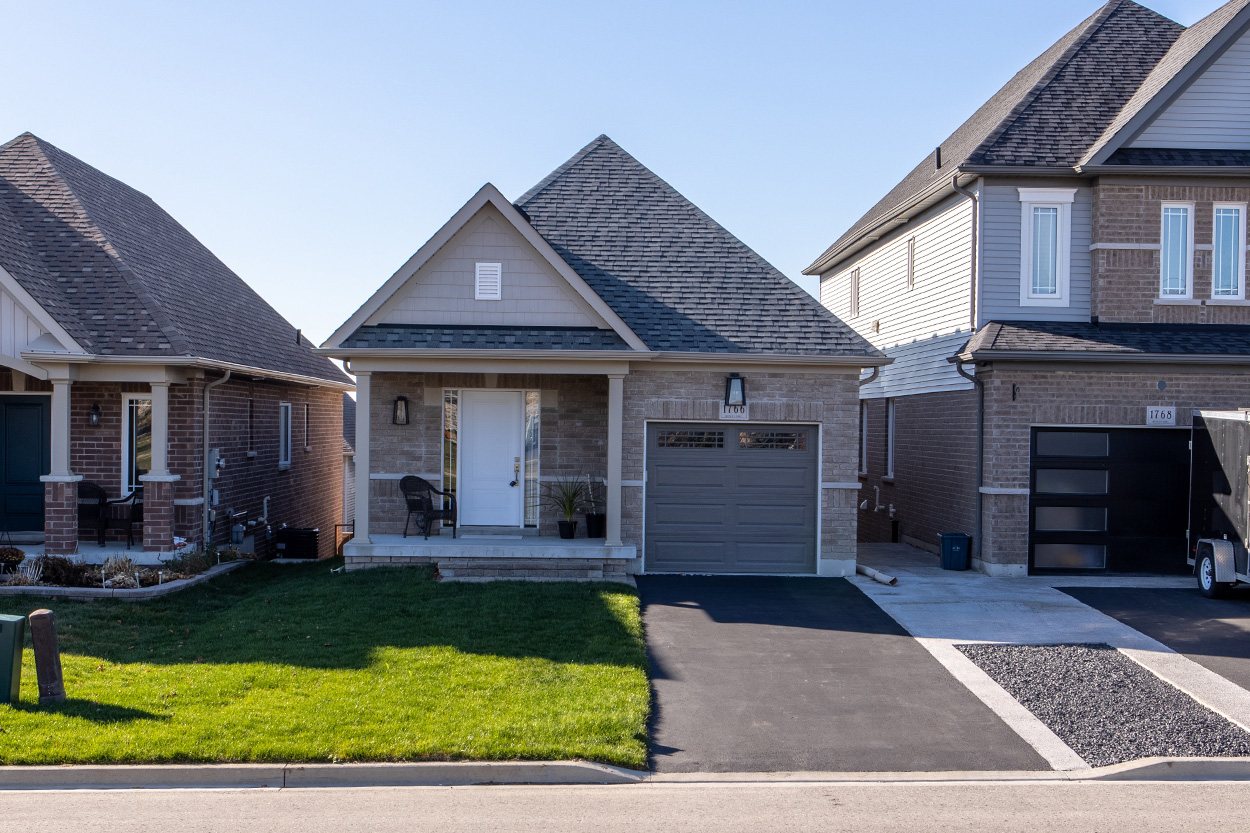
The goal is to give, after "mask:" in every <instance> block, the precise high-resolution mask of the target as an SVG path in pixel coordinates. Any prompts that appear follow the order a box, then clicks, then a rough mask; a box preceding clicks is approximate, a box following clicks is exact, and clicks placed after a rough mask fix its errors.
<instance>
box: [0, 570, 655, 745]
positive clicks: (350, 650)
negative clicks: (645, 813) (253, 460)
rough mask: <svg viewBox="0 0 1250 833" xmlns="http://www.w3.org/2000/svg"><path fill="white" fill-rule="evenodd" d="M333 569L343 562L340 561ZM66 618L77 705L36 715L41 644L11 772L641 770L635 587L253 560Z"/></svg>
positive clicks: (642, 706)
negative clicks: (81, 767)
mask: <svg viewBox="0 0 1250 833" xmlns="http://www.w3.org/2000/svg"><path fill="white" fill-rule="evenodd" d="M336 563H337V562H336ZM39 607H49V608H51V609H52V610H53V611H55V613H56V617H57V630H58V634H59V637H60V644H61V653H62V662H63V666H64V672H65V688H66V692H67V693H68V696H69V699H68V700H67V702H65V703H63V704H60V705H57V706H39V705H37V703H38V692H37V689H36V684H35V668H34V659H33V655H32V652H31V650H30V637H29V635H28V636H27V651H26V656H25V661H24V665H23V669H22V697H21V702H20V704H18V705H16V706H13V707H10V706H5V705H0V763H4V764H60V763H157V762H191V761H194V762H227V761H232V762H233V761H410V760H509V759H530V760H535V759H540V760H541V759H547V760H554V759H565V760H567V759H574V758H580V759H586V760H593V761H600V762H603V763H610V764H617V765H620V766H626V767H632V768H644V767H645V764H646V722H647V716H648V712H649V709H650V690H649V687H648V682H647V674H646V655H645V648H644V645H643V640H642V624H641V619H640V615H639V607H638V597H637V594H636V593H635V592H634V591H633V590H631V589H630V588H628V587H625V586H623V585H617V584H574V583H549V584H548V583H544V584H538V583H525V582H492V583H485V584H457V583H447V584H444V583H440V582H436V581H434V580H433V579H432V577H431V574H430V573H429V572H428V571H426V570H423V569H420V568H411V567H410V568H393V569H376V570H366V571H361V572H356V573H346V574H338V575H331V573H330V570H329V569H328V566H327V562H318V563H313V564H308V565H299V566H287V565H271V564H255V565H251V566H248V567H246V568H244V569H243V570H239V571H237V572H235V573H232V574H229V575H226V576H222V577H219V578H217V579H215V580H214V581H212V582H210V583H208V584H206V585H204V586H202V587H196V588H192V589H191V590H187V591H185V592H183V593H179V594H175V595H172V596H167V597H164V598H162V599H157V600H154V601H151V602H145V603H132V602H125V601H115V600H105V601H94V602H71V601H64V600H60V601H57V600H50V599H42V598H37V597H30V596H27V597H20V596H19V597H7V598H4V599H3V600H0V612H4V613H17V614H24V613H28V612H29V611H31V610H34V609H36V608H39Z"/></svg>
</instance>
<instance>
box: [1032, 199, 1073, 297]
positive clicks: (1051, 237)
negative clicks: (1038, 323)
mask: <svg viewBox="0 0 1250 833" xmlns="http://www.w3.org/2000/svg"><path fill="white" fill-rule="evenodd" d="M1017 190H1018V191H1019V194H1020V305H1021V306H1056V307H1066V306H1067V305H1068V289H1069V286H1070V285H1071V261H1072V203H1073V201H1075V199H1076V189H1075V188H1020V189H1017Z"/></svg>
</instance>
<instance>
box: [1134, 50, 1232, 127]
mask: <svg viewBox="0 0 1250 833" xmlns="http://www.w3.org/2000/svg"><path fill="white" fill-rule="evenodd" d="M1129 146H1130V147H1138V148H1217V149H1239V150H1247V149H1250V33H1246V34H1243V35H1242V36H1241V37H1240V38H1239V39H1238V40H1237V41H1235V42H1234V43H1233V44H1232V45H1230V46H1229V47H1228V49H1226V50H1225V51H1224V54H1222V55H1220V57H1219V58H1216V59H1215V62H1214V63H1212V64H1211V66H1209V67H1208V68H1207V71H1206V72H1204V73H1202V74H1201V75H1199V76H1198V77H1197V78H1196V79H1194V81H1193V83H1191V84H1190V85H1189V87H1188V89H1186V90H1185V91H1184V92H1183V93H1181V94H1180V96H1178V97H1177V98H1176V100H1175V101H1173V102H1172V103H1171V104H1170V105H1169V106H1168V107H1167V109H1165V110H1164V111H1163V112H1162V113H1160V114H1159V115H1158V116H1156V117H1155V119H1154V121H1152V122H1151V123H1150V124H1148V125H1147V126H1146V129H1145V130H1143V131H1142V132H1141V133H1140V134H1139V135H1138V136H1137V138H1135V139H1134V140H1133V141H1132V142H1131V143H1130V144H1129Z"/></svg>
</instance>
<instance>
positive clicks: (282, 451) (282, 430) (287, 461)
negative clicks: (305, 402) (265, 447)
mask: <svg viewBox="0 0 1250 833" xmlns="http://www.w3.org/2000/svg"><path fill="white" fill-rule="evenodd" d="M278 465H279V466H290V465H291V403H290V402H280V403H278Z"/></svg>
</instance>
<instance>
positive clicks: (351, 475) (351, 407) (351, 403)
mask: <svg viewBox="0 0 1250 833" xmlns="http://www.w3.org/2000/svg"><path fill="white" fill-rule="evenodd" d="M355 520H356V400H355V399H352V397H351V395H350V394H346V393H344V394H343V523H345V524H350V523H352V522H354V521H355Z"/></svg>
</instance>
